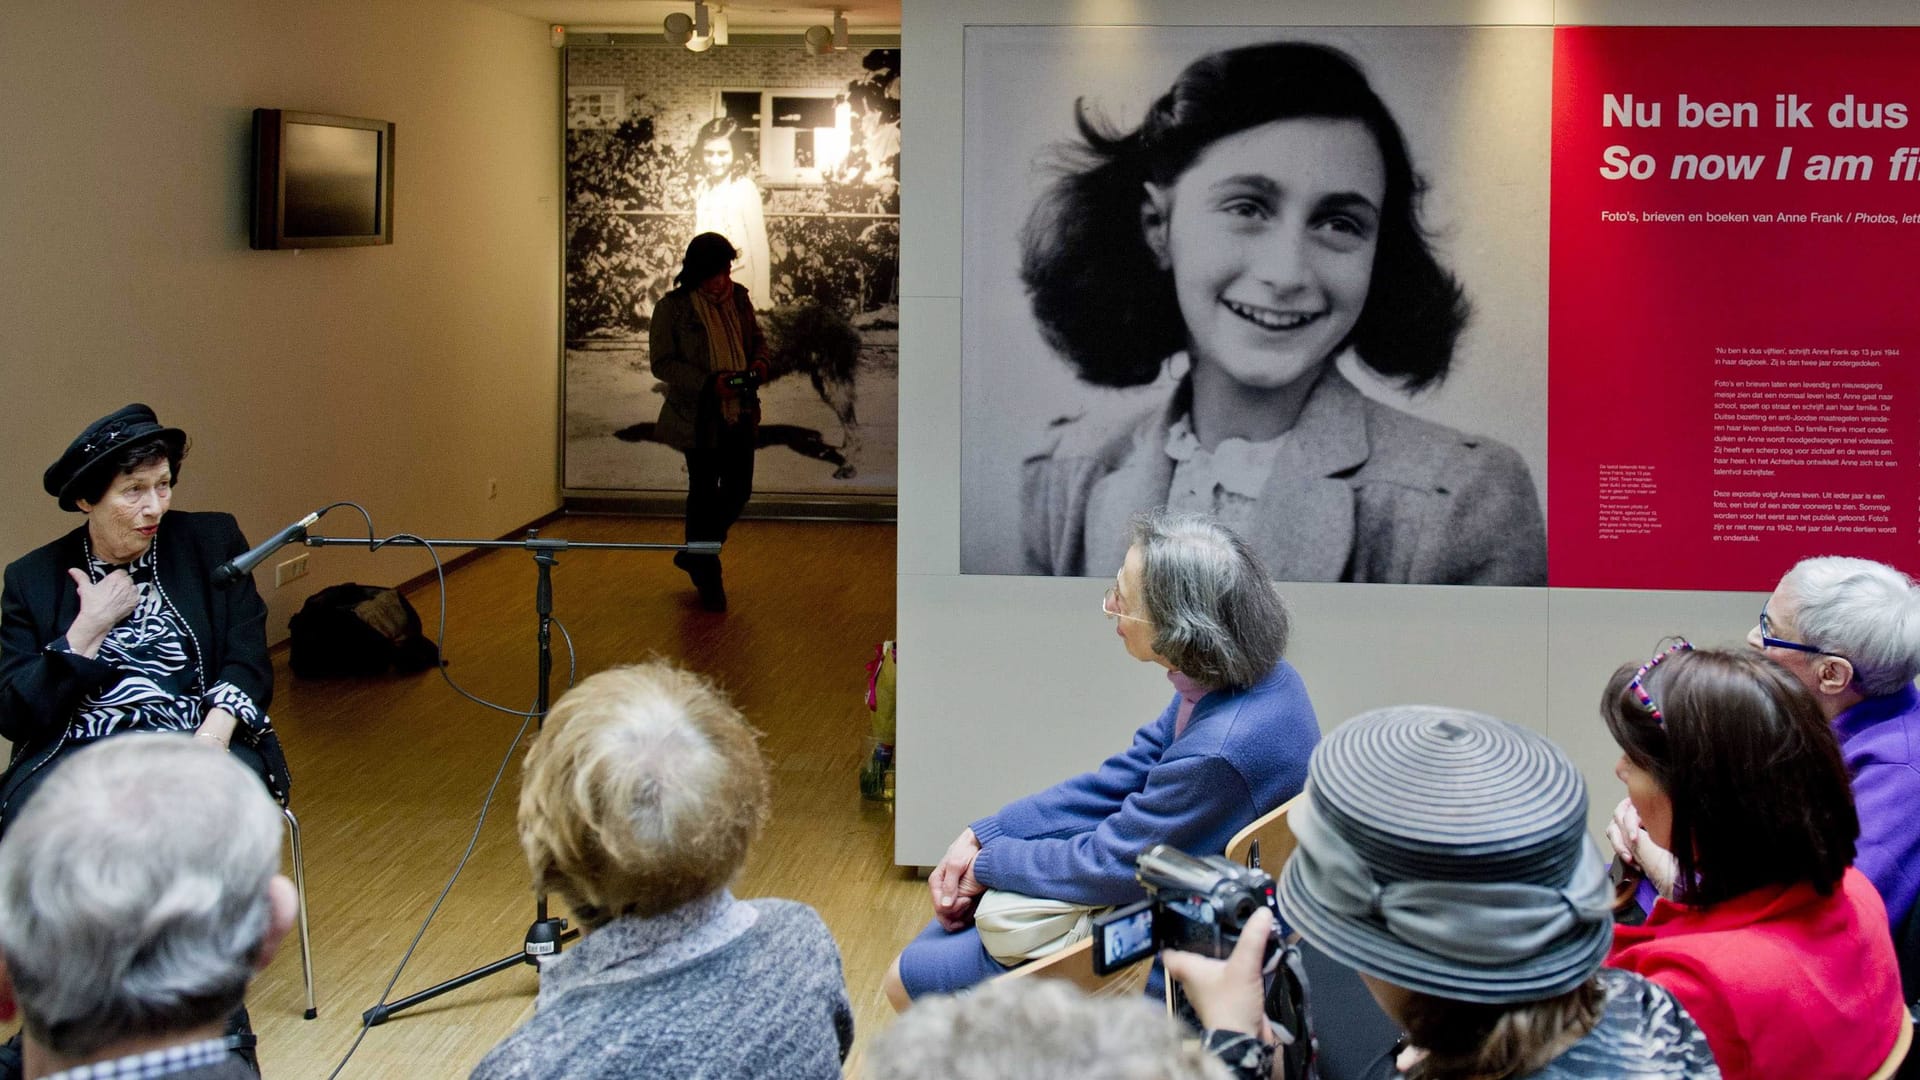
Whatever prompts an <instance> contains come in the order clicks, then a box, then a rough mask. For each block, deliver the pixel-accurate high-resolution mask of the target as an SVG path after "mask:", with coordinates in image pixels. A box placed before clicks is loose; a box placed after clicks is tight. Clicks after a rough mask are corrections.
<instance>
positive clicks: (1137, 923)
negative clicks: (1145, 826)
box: [1093, 844, 1280, 975]
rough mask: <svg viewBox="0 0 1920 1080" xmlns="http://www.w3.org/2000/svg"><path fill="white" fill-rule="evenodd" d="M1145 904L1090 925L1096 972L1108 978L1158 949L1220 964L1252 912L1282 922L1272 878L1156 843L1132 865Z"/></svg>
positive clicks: (1227, 861) (1216, 858) (1229, 862)
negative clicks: (1208, 958) (1269, 913)
mask: <svg viewBox="0 0 1920 1080" xmlns="http://www.w3.org/2000/svg"><path fill="white" fill-rule="evenodd" d="M1134 877H1136V878H1137V879H1138V880H1139V882H1140V884H1141V885H1144V886H1146V890H1147V898H1146V899H1145V900H1141V901H1139V902H1138V903H1134V904H1129V905H1127V906H1126V907H1123V908H1118V909H1116V910H1114V911H1112V912H1109V913H1108V914H1106V915H1102V916H1101V917H1100V918H1098V919H1095V920H1094V921H1093V970H1094V971H1095V972H1096V973H1097V974H1101V975H1106V974H1109V973H1111V972H1115V971H1118V970H1120V969H1121V968H1123V967H1126V966H1128V965H1129V964H1132V963H1134V962H1135V961H1138V960H1142V959H1145V958H1146V957H1148V956H1152V955H1153V954H1154V953H1156V952H1159V951H1160V950H1161V949H1180V950H1182V951H1184V952H1194V953H1199V954H1201V955H1203V956H1212V957H1216V958H1219V957H1225V956H1226V955H1227V954H1229V953H1231V952H1232V951H1233V946H1234V944H1235V943H1236V942H1238V941H1239V940H1240V931H1241V930H1242V929H1243V928H1244V927H1245V926H1246V925H1247V920H1248V919H1251V918H1253V913H1254V912H1256V911H1258V910H1260V909H1261V908H1263V907H1264V908H1266V909H1267V910H1269V911H1272V912H1273V913H1274V916H1275V917H1276V918H1278V917H1279V914H1280V910H1279V907H1278V905H1277V902H1276V901H1275V899H1274V892H1275V890H1274V884H1273V878H1272V876H1270V875H1269V874H1267V873H1266V872H1265V871H1262V870H1259V869H1257V868H1253V867H1246V866H1241V865H1239V864H1238V863H1236V862H1234V861H1233V860H1231V859H1227V858H1223V857H1221V856H1219V855H1208V856H1206V857H1205V858H1198V859H1197V858H1194V857H1193V856H1192V855H1189V854H1187V853H1186V852H1184V851H1181V850H1179V849H1178V848H1175V847H1171V846H1169V845H1167V844H1155V845H1153V846H1152V847H1150V848H1148V849H1147V850H1146V851H1144V852H1142V853H1141V855H1140V859H1139V861H1138V862H1136V863H1135V864H1134Z"/></svg>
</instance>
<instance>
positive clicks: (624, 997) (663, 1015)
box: [473, 661, 853, 1080]
mask: <svg viewBox="0 0 1920 1080" xmlns="http://www.w3.org/2000/svg"><path fill="white" fill-rule="evenodd" d="M771 786H772V784H771V781H770V778H769V777H768V774H767V764H766V760H765V759H764V758H763V757H762V756H761V754H760V747H759V742H758V736H757V735H755V733H754V731H753V729H752V728H751V727H749V726H748V725H747V721H746V718H745V717H743V716H741V715H740V711H739V710H738V709H736V708H734V707H733V704H732V702H730V701H728V700H727V698H726V696H725V695H724V694H722V693H721V692H720V691H719V689H718V688H716V687H715V686H714V685H713V684H712V683H711V682H708V681H707V680H706V679H704V678H701V677H700V676H699V675H696V674H694V673H693V672H690V671H685V670H682V669H680V668H676V667H674V666H673V665H671V664H668V663H665V662H662V661H654V662H652V663H646V664H636V665H632V666H629V667H618V668H612V669H609V670H607V671H602V672H600V673H598V674H595V675H591V676H589V677H587V678H585V679H583V680H581V681H580V685H578V686H576V687H574V688H573V689H571V690H569V691H567V693H566V694H565V695H563V696H562V697H561V698H560V700H559V701H558V702H557V703H555V704H554V706H553V709H552V711H551V712H549V713H548V714H547V719H546V725H545V727H544V729H543V730H542V731H541V733H540V737H539V738H538V739H536V740H535V741H534V744H533V748H532V749H531V750H530V751H528V753H527V765H526V775H525V776H524V778H523V779H522V781H521V785H520V846H521V847H522V848H523V849H524V850H525V852H526V856H527V866H528V868H529V869H530V870H531V871H532V872H533V881H534V884H535V886H536V887H539V888H544V889H550V890H552V891H553V892H555V893H557V894H558V895H559V897H560V898H561V899H562V900H564V901H566V904H567V907H568V908H569V910H571V912H572V913H573V917H574V918H575V919H577V920H579V922H580V924H581V925H582V927H584V928H585V931H586V936H585V937H584V938H583V939H582V940H581V942H580V944H579V945H577V946H575V947H574V948H573V949H572V950H571V951H569V952H567V953H566V954H565V955H563V956H561V957H559V958H557V959H554V960H552V961H551V962H549V963H547V964H545V965H543V966H542V969H541V977H540V996H539V999H538V1000H537V1001H536V1002H535V1004H534V1014H533V1018H532V1019H531V1020H528V1021H527V1022H526V1024H525V1025H523V1026H522V1027H521V1028H520V1029H519V1030H518V1031H515V1032H514V1033H513V1034H511V1035H509V1036H507V1038H506V1039H505V1040H504V1041H503V1042H501V1043H500V1044H499V1045H498V1046H496V1047H494V1048H493V1050H492V1051H490V1052H489V1053H488V1054H487V1056H486V1057H485V1058H484V1059H482V1060H481V1062H480V1064H479V1066H478V1067H477V1068H475V1069H474V1071H473V1076H474V1078H475V1080H534V1078H539V1080H586V1078H597V1077H609V1078H611V1077H628V1076H703V1077H710V1078H713V1080H726V1078H741V1080H744V1078H746V1077H757V1076H779V1077H791V1078H793V1080H816V1078H817V1080H829V1078H831V1080H838V1078H839V1076H840V1062H841V1060H842V1059H843V1058H845V1057H846V1054H847V1050H848V1049H849V1048H850V1047H851V1046H852V1044H853V1012H852V1009H851V1007H850V1006H849V1004H848V1002H847V989H846V982H845V980H844V978H843V976H842V975H841V968H840V950H839V948H838V947H837V946H836V945H835V944H834V941H833V935H832V934H831V933H829V932H828V931H827V927H826V924H825V923H824V922H822V921H821V920H820V916H819V915H817V914H815V913H814V911H813V909H812V908H809V907H807V906H806V905H805V904H799V903H795V902H794V901H791V900H771V899H768V900H745V901H742V900H736V899H734V897H733V894H732V892H731V891H729V889H728V884H729V883H730V882H731V881H732V880H733V879H734V877H736V876H737V875H738V874H739V872H740V868H741V865H742V864H743V863H745V861H746V857H747V849H748V847H749V846H750V845H751V844H752V842H753V840H754V838H755V837H757V836H758V835H759V834H760V827H761V825H762V824H764V823H765V821H766V818H767V806H768V799H769V790H770V788H771Z"/></svg>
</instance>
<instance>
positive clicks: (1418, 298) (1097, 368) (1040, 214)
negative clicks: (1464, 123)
mask: <svg viewBox="0 0 1920 1080" xmlns="http://www.w3.org/2000/svg"><path fill="white" fill-rule="evenodd" d="M1297 119H1331V120H1358V121H1359V122H1360V123H1362V124H1364V125H1365V126H1366V128H1367V130H1368V131H1369V132H1370V133H1372V135H1373V138H1374V141H1375V142H1376V143H1377V144H1379V147H1380V157H1381V159H1382V160H1383V161H1384V162H1385V165H1386V173H1387V189H1386V198H1385V203H1386V205H1385V206H1383V207H1381V221H1380V240H1379V246H1378V249H1377V251H1376V253H1375V255H1374V261H1373V281H1372V285H1371V287H1370V289H1369V291H1368V293H1367V303H1366V307H1365V308H1364V309H1363V310H1362V311H1361V313H1360V317H1359V320H1358V321H1357V322H1356V323H1355V324H1354V328H1353V332H1352V333H1351V334H1350V335H1349V338H1348V343H1350V344H1352V345H1353V347H1354V349H1355V351H1356V352H1358V353H1359V356H1360V359H1361V360H1362V361H1364V362H1365V363H1366V365H1367V366H1368V367H1370V368H1372V369H1373V370H1375V371H1377V372H1379V373H1380V374H1381V375H1384V376H1387V377H1389V378H1394V379H1398V380H1400V381H1401V383H1402V384H1403V385H1405V386H1406V387H1407V388H1408V389H1416V390H1417V389H1419V388H1421V387H1424V386H1427V385H1430V384H1432V383H1436V382H1438V381H1440V380H1441V379H1443V378H1445V377H1446V374H1447V369H1448V367H1449V366H1451V365H1452V363H1453V346H1454V341H1455V340H1456V339H1457V338H1458V337H1459V336H1460V331H1461V329H1462V328H1464V327H1465V326H1466V322H1467V316H1468V312H1469V308H1468V304H1467V300H1466V297H1465V295H1464V294H1463V293H1462V291H1461V288H1460V283H1459V282H1458V281H1456V280H1455V279H1454V277H1453V275H1452V274H1450V273H1448V272H1447V270H1446V269H1445V268H1443V267H1442V266H1441V265H1440V263H1439V261H1438V260H1437V259H1435V258H1434V255H1433V252H1432V250H1431V249H1430V248H1429V247H1428V246H1427V240H1426V235H1425V233H1424V231H1423V230H1422V229H1421V227H1420V212H1419V203H1420V196H1421V194H1422V192H1423V191H1424V190H1425V183H1424V182H1423V181H1422V180H1421V178H1420V176H1419V175H1418V174H1417V173H1415V172H1414V169H1413V163H1412V160H1411V159H1410V158H1409V156H1408V154H1407V143H1406V139H1405V137H1404V136H1402V135H1401V133H1400V125H1399V124H1397V123H1395V122H1394V119H1393V114H1392V113H1390V112H1388V111H1387V106H1386V104H1385V103H1384V102H1382V101H1381V100H1380V97H1379V95H1377V94H1375V93H1374V92H1373V88H1372V87H1371V86H1369V85H1367V77H1366V76H1365V75H1364V74H1362V73H1361V71H1360V68H1359V66H1358V65H1357V64H1355V63H1354V61H1353V59H1352V58H1351V57H1348V56H1347V55H1346V54H1345V53H1342V52H1340V51H1339V50H1337V49H1332V48H1328V47H1327V46H1324V45H1311V44H1306V43H1304V42H1276V43H1272V44H1266V45H1249V46H1246V47H1243V48H1238V49H1229V50H1226V51H1224V52H1216V53H1210V54H1208V55H1206V56H1203V57H1201V58H1200V59H1198V60H1196V61H1194V62H1193V63H1191V64H1189V65H1187V68H1186V70H1184V71H1182V72H1181V73H1180V77H1179V78H1178V79H1175V80H1174V83H1173V87H1172V88H1171V89H1169V90H1168V91H1167V92H1166V93H1165V94H1164V95H1162V96H1161V97H1160V99H1159V100H1158V101H1156V102H1154V103H1153V107H1152V108H1150V109H1148V110H1147V116H1146V119H1145V120H1143V121H1142V122H1141V124H1140V126H1139V127H1138V128H1135V129H1134V130H1133V131H1132V132H1130V133H1127V134H1121V133H1119V132H1117V131H1114V130H1112V129H1111V128H1109V127H1108V126H1107V125H1106V124H1105V123H1103V122H1102V121H1100V120H1099V119H1096V118H1095V117H1093V116H1092V115H1091V114H1090V111H1089V109H1088V106H1087V103H1086V99H1084V98H1082V99H1080V100H1079V101H1076V102H1075V103H1074V122H1075V124H1076V125H1077V126H1078V127H1079V129H1080V137H1081V140H1082V142H1081V143H1080V144H1077V145H1074V146H1070V147H1068V148H1066V150H1065V151H1064V152H1063V155H1062V156H1063V166H1064V167H1063V169H1062V175H1061V176H1060V178H1059V179H1058V180H1057V181H1055V183H1054V185H1053V187H1052V188H1051V189H1050V190H1049V191H1048V192H1047V194H1046V195H1045V196H1044V197H1043V198H1042V199H1041V201H1040V202H1039V204H1038V205H1036V206H1035V207H1034V209H1033V213H1032V215H1031V216H1029V217H1028V219H1027V224H1026V228H1025V229H1024V230H1023V231H1022V233H1021V245H1022V248H1023V254H1022V257H1021V263H1020V277H1021V280H1022V281H1024V282H1025V283H1026V286H1027V293H1028V295H1029V296H1030V297H1031V298H1032V300H1033V313H1034V317H1035V318H1037V319H1038V320H1039V321H1040V327H1041V331H1042V333H1043V334H1045V336H1046V339H1047V343H1048V344H1049V345H1052V346H1053V347H1054V348H1055V349H1057V350H1059V352H1060V353H1061V355H1062V356H1064V357H1065V358H1066V360H1067V362H1068V363H1069V364H1071V365H1072V366H1073V368H1074V370H1075V371H1076V372H1077V373H1078V374H1079V376H1080V378H1081V379H1083V380H1085V381H1087V382H1090V383H1094V384H1096V385H1100V386H1136V385H1140V384H1142V383H1148V382H1152V381H1153V380H1154V379H1155V378H1156V377H1158V375H1159V373H1160V367H1161V364H1162V363H1163V362H1164V361H1165V359H1166V358H1167V356H1169V355H1170V354H1172V353H1174V352H1177V351H1179V350H1180V349H1183V348H1185V347H1186V345H1187V333H1186V324H1185V322H1184V321H1183V320H1182V319H1181V317H1180V307H1179V303H1178V301H1177V300H1176V299H1175V296H1174V289H1173V275H1172V273H1171V272H1170V271H1168V270H1163V269H1161V268H1160V266H1159V264H1158V262H1157V261H1156V260H1155V258H1154V255H1153V252H1152V251H1151V250H1150V249H1149V248H1148V246H1147V241H1146V238H1145V236H1144V235H1143V230H1142V228H1141V225H1140V208H1141V203H1142V201H1143V200H1144V199H1145V198H1146V189H1145V187H1144V185H1145V184H1146V183H1148V182H1149V181H1151V182H1152V183H1155V184H1159V185H1169V184H1172V183H1173V182H1174V181H1175V180H1177V179H1178V178H1179V177H1180V174H1181V173H1184V172H1185V171H1186V170H1187V168H1188V167H1189V166H1191V165H1192V164H1193V162H1194V160H1195V159H1196V158H1198V157H1199V156H1200V154H1201V152H1202V151H1204V150H1205V149H1206V148H1207V147H1208V146H1210V145H1212V144H1213V143H1214V142H1216V141H1218V140H1219V139H1222V138H1224V137H1226V136H1229V135H1233V134H1236V133H1238V132H1241V131H1245V130H1247V129H1249V128H1253V127H1258V126H1260V125H1262V124H1266V123H1270V122H1272V121H1275V120H1297Z"/></svg>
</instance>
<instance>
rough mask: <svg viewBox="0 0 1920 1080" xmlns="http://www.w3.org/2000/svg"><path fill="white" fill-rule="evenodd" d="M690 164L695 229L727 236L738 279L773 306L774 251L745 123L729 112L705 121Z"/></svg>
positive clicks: (758, 303) (760, 304) (757, 303)
mask: <svg viewBox="0 0 1920 1080" xmlns="http://www.w3.org/2000/svg"><path fill="white" fill-rule="evenodd" d="M688 167H689V171H690V172H691V174H692V175H693V177H694V183H693V192H694V211H693V231H694V234H695V235H698V234H700V233H710V232H712V233H719V234H720V235H721V236H724V237H726V238H727V240H728V241H729V242H731V243H732V244H733V249H734V262H733V268H732V269H733V280H734V281H735V282H737V283H738V284H740V285H743V286H745V287H746V290H747V295H748V296H750V297H752V298H753V306H754V307H755V308H759V309H765V308H769V307H772V306H773V284H772V269H773V254H772V249H771V248H770V247H769V245H768V242H767V217H766V210H765V209H764V208H763V207H762V205H761V202H760V185H759V184H758V183H756V182H755V181H754V161H753V157H752V155H751V154H749V153H748V152H747V147H746V140H745V133H744V132H743V131H742V130H741V129H740V125H739V124H738V123H737V122H735V121H734V120H732V119H730V118H728V117H724V116H723V117H720V118H718V119H715V120H709V121H707V122H706V123H705V124H703V125H701V127H700V130H699V132H698V133H697V134H695V135H694V137H693V155H692V159H691V160H690V161H689V163H688Z"/></svg>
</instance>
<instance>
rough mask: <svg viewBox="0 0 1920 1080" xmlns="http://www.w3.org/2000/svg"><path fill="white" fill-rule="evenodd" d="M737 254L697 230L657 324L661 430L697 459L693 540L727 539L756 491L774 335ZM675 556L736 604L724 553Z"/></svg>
mask: <svg viewBox="0 0 1920 1080" xmlns="http://www.w3.org/2000/svg"><path fill="white" fill-rule="evenodd" d="M733 259H734V249H733V245H732V244H731V243H729V242H728V240H727V238H726V237H724V236H721V235H720V234H719V233H711V232H707V233H701V234H700V235H698V236H696V237H694V238H693V240H692V241H691V242H690V243H688V244H687V254H686V258H685V259H684V260H682V262H681V265H680V274H679V276H677V277H675V278H674V282H675V283H676V285H677V287H676V288H675V289H674V290H673V291H672V292H669V293H668V294H667V295H665V296H663V297H661V298H660V302H659V303H658V304H655V305H654V307H653V319H652V322H651V324H650V326H649V329H648V338H647V344H648V359H649V362H650V363H651V364H652V367H653V374H654V377H655V378H657V379H659V380H660V381H661V383H662V384H664V386H665V389H666V399H667V400H666V401H665V403H663V404H662V405H661V406H660V419H659V421H658V422H657V423H656V424H655V425H654V429H653V434H654V438H656V439H658V440H659V441H661V442H663V443H666V444H667V445H668V446H671V447H674V448H675V449H677V450H679V451H680V452H681V453H683V454H685V455H686V457H687V539H688V540H689V541H695V540H725V539H726V538H727V530H728V529H730V528H732V527H733V523H734V522H735V521H737V520H738V519H739V517H740V511H741V510H743V509H745V508H746V505H747V499H748V498H749V497H751V496H752V495H753V451H754V441H755V439H756V438H757V437H758V434H759V427H760V397H759V389H760V384H761V383H763V382H765V381H766V379H767V339H766V338H765V337H763V336H761V334H760V324H759V323H758V322H756V321H755V320H754V317H753V299H752V297H750V296H749V295H748V294H747V290H746V287H745V286H743V285H739V284H737V283H735V282H734V280H733V276H732V272H731V270H732V266H733ZM762 302H763V303H764V302H765V299H764V298H762ZM673 563H674V565H675V566H678V567H679V568H681V569H682V570H685V571H686V572H687V576H688V577H690V578H692V579H693V584H694V587H695V588H697V589H698V590H699V591H700V604H701V606H702V607H704V608H706V609H707V610H708V611H725V610H727V591H726V589H725V588H724V587H723V586H722V584H721V580H720V556H718V555H693V554H690V553H688V552H684V551H683V552H681V553H680V554H678V555H675V556H674V557H673Z"/></svg>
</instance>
